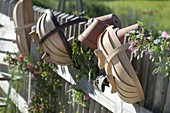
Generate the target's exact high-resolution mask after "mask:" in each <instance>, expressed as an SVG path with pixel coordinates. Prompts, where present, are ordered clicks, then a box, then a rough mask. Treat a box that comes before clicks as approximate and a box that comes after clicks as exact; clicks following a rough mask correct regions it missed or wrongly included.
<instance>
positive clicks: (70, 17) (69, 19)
mask: <svg viewBox="0 0 170 113" xmlns="http://www.w3.org/2000/svg"><path fill="white" fill-rule="evenodd" d="M73 18H74V15H70V16H69V17H67V18H66V22H69V21H71V19H73ZM70 29H71V26H70V27H67V28H66V30H65V35H66V38H67V39H68V38H70V37H69V32H70Z"/></svg>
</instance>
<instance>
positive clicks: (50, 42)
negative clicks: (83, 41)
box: [36, 10, 87, 65]
mask: <svg viewBox="0 0 170 113" xmlns="http://www.w3.org/2000/svg"><path fill="white" fill-rule="evenodd" d="M84 21H87V19H85V18H77V19H74V20H72V21H69V22H67V23H64V24H62V25H59V23H58V21H57V20H56V18H55V16H54V15H53V13H52V12H51V11H50V10H46V12H45V13H44V14H43V15H42V16H41V17H40V18H39V19H38V21H37V25H36V34H37V35H38V36H37V38H38V39H37V38H36V40H38V42H39V45H40V49H41V50H42V52H43V53H44V55H43V59H44V60H46V61H47V62H50V63H55V64H57V65H69V64H71V63H72V58H71V47H70V45H69V43H68V41H67V38H66V37H65V35H64V33H63V31H62V29H64V28H65V27H68V26H70V25H73V24H77V23H79V22H84Z"/></svg>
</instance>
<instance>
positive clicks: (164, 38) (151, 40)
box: [128, 22, 170, 77]
mask: <svg viewBox="0 0 170 113" xmlns="http://www.w3.org/2000/svg"><path fill="white" fill-rule="evenodd" d="M138 25H139V26H140V29H139V30H136V31H135V32H130V33H129V41H128V42H129V44H130V46H129V48H128V49H129V50H130V51H131V52H133V53H134V55H135V57H136V58H137V59H139V58H142V57H143V55H144V54H145V55H149V57H150V59H151V61H152V62H154V63H155V67H154V70H153V74H157V73H161V74H163V75H164V76H165V77H166V76H168V75H169V72H170V36H169V35H168V34H167V33H166V32H165V31H163V32H160V33H161V35H160V36H158V37H154V36H153V35H152V32H151V31H149V30H147V29H146V27H144V25H143V23H142V22H138Z"/></svg>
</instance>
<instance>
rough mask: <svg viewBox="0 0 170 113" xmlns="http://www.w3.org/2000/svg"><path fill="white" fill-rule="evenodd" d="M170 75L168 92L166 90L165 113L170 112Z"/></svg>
mask: <svg viewBox="0 0 170 113" xmlns="http://www.w3.org/2000/svg"><path fill="white" fill-rule="evenodd" d="M169 105H170V77H169V78H168V87H167V92H166V103H165V106H164V113H170V108H169Z"/></svg>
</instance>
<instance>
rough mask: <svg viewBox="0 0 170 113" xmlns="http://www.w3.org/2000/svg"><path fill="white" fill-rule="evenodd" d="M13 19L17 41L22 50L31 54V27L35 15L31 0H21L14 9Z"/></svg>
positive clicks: (25, 53) (23, 52) (26, 53)
mask: <svg viewBox="0 0 170 113" xmlns="http://www.w3.org/2000/svg"><path fill="white" fill-rule="evenodd" d="M13 20H14V26H15V31H16V43H17V46H18V48H19V50H20V52H21V53H22V54H24V55H27V56H29V54H30V43H31V37H30V35H29V33H30V31H31V27H32V26H33V25H34V16H33V9H32V2H31V0H19V1H18V2H17V3H16V5H15V7H14V10H13Z"/></svg>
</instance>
